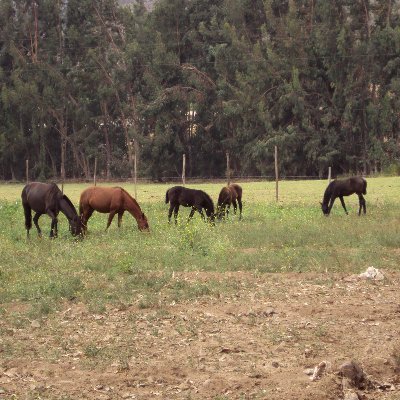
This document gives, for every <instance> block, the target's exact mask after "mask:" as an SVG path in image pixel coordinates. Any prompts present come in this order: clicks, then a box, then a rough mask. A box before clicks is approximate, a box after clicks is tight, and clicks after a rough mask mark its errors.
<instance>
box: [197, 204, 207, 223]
mask: <svg viewBox="0 0 400 400" xmlns="http://www.w3.org/2000/svg"><path fill="white" fill-rule="evenodd" d="M197 211H198V212H199V214H200V215H201V218H202V219H203V221H205V220H206V217H205V215H204V212H203V209H202V208H201V207H197Z"/></svg>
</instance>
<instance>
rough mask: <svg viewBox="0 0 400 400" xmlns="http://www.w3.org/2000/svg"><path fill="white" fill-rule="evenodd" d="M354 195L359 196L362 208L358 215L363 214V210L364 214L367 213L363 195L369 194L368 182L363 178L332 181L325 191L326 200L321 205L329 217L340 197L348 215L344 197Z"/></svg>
mask: <svg viewBox="0 0 400 400" xmlns="http://www.w3.org/2000/svg"><path fill="white" fill-rule="evenodd" d="M353 193H357V194H358V200H359V205H360V208H359V210H358V215H360V214H361V209H363V210H364V214H366V212H367V208H366V203H365V199H364V196H363V194H367V181H366V180H365V179H364V178H361V177H358V176H356V177H352V178H348V179H344V180H339V181H337V180H334V181H332V182H331V183H330V184H329V185H328V187H327V188H326V190H325V193H324V199H323V201H322V203H321V207H322V212H323V213H324V214H325V215H326V216H328V215H329V213H330V212H331V209H332V206H333V203H334V202H335V200H336V198H337V197H339V199H340V202H341V203H342V206H343V208H344V211H345V212H346V214H348V212H347V210H346V205H345V204H344V200H343V196H350V195H351V194H353Z"/></svg>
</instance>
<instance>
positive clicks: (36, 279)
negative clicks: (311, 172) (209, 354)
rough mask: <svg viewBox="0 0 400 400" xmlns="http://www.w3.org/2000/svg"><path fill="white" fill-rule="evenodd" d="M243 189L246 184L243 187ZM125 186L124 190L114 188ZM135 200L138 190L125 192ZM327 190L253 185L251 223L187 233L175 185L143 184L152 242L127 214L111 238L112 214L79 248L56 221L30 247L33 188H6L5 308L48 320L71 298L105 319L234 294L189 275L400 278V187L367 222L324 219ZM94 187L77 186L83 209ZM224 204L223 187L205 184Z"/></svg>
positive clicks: (376, 195) (1, 215) (380, 188)
mask: <svg viewBox="0 0 400 400" xmlns="http://www.w3.org/2000/svg"><path fill="white" fill-rule="evenodd" d="M239 183H240V182H239ZM113 185H115V184H113ZM121 185H122V186H124V187H125V189H127V190H128V191H129V192H130V193H131V194H133V193H134V190H133V185H132V184H121ZM326 185H327V182H326V181H296V182H295V181H287V182H280V202H279V204H277V203H276V202H275V183H273V182H257V183H243V184H242V187H243V201H244V215H243V220H242V221H238V218H237V217H235V216H232V217H231V218H230V219H229V220H228V221H226V222H222V223H217V224H216V226H215V227H212V226H210V225H208V224H204V223H203V222H202V221H201V218H200V216H199V215H198V214H196V216H195V218H194V219H193V220H192V221H191V222H190V223H189V224H186V218H187V216H188V213H189V209H187V208H181V210H180V216H181V220H180V222H181V223H180V224H179V225H178V226H175V225H174V224H171V225H169V224H168V223H167V210H168V206H167V205H166V204H165V202H164V199H165V191H166V189H167V188H168V187H170V186H172V185H163V184H157V185H155V184H143V185H139V187H138V202H139V204H140V206H141V207H142V210H143V211H144V212H145V213H146V215H147V217H148V220H149V225H150V229H151V233H150V234H145V233H140V232H139V231H138V229H137V225H136V221H135V220H134V219H133V218H132V217H131V216H130V215H129V214H128V213H126V214H125V215H124V218H123V224H122V227H121V228H120V229H118V228H117V218H115V219H114V221H113V224H112V226H111V227H110V229H109V231H108V232H107V233H106V232H104V229H105V226H106V220H107V216H106V214H99V213H95V214H94V215H93V217H92V218H91V219H90V221H89V234H88V236H87V237H86V238H85V239H84V240H76V239H74V238H73V237H72V236H71V235H70V233H69V231H68V223H67V220H66V218H65V217H64V216H63V215H62V214H60V216H59V237H58V238H57V239H55V240H50V239H49V238H48V236H47V235H48V232H49V229H50V218H49V217H47V216H42V217H41V219H40V225H41V227H42V230H43V234H44V236H43V238H42V239H39V238H38V237H37V235H36V230H35V228H33V229H32V231H31V239H30V240H27V239H26V232H25V227H24V217H23V209H22V206H21V200H20V193H21V190H22V187H23V185H11V184H3V185H0V253H1V257H0V303H10V302H15V301H18V302H22V303H27V304H29V305H30V306H31V309H30V312H31V313H42V314H43V313H47V312H51V310H53V309H54V308H56V307H57V305H58V304H60V302H62V301H64V300H65V299H77V300H78V301H82V302H84V303H86V304H87V305H88V306H89V307H91V308H92V309H93V310H96V311H97V312H101V310H102V309H104V308H105V307H106V306H107V304H114V303H115V304H128V303H129V304H131V303H133V302H136V303H137V304H138V305H139V306H140V307H153V306H157V305H159V304H162V303H163V302H170V301H180V300H182V299H190V298H194V297H198V296H203V295H218V293H220V292H221V291H229V290H231V289H234V288H233V287H232V285H233V284H232V283H230V282H229V279H225V280H222V281H221V279H218V280H217V279H216V280H213V278H212V274H210V279H209V280H207V281H206V282H204V281H202V282H200V281H199V282H193V281H191V282H188V281H185V280H177V279H175V278H174V273H175V272H179V271H213V272H219V273H223V272H226V271H247V272H249V271H250V272H252V273H254V274H260V273H265V272H281V273H285V272H310V271H314V272H317V273H323V274H326V273H328V274H329V273H330V272H343V273H346V274H347V273H348V274H350V273H358V272H360V271H364V270H365V269H366V268H367V267H369V266H374V267H376V268H382V269H393V270H398V269H399V264H400V250H399V244H400V229H399V228H400V224H399V222H400V216H399V208H400V200H399V197H400V196H399V195H400V178H373V179H372V178H371V179H368V189H367V192H368V194H367V196H366V201H367V215H366V216H362V217H358V215H357V212H358V198H357V196H351V197H348V198H345V201H346V205H347V206H348V210H349V213H350V215H349V216H346V215H345V214H344V211H343V209H342V207H341V205H340V202H339V200H338V201H337V202H336V203H335V206H334V208H333V210H332V214H331V216H330V217H329V218H326V217H324V216H323V215H322V212H321V210H320V206H319V201H321V200H322V195H323V192H324V189H325V187H326ZM87 186H88V185H87V184H67V185H65V188H64V192H65V193H66V194H67V195H68V196H69V197H70V198H71V200H72V201H73V202H74V203H75V204H76V206H77V205H78V200H79V194H80V192H81V191H82V190H83V189H84V188H85V187H87ZM188 186H189V187H196V188H201V189H202V190H205V191H207V192H208V193H209V194H210V195H211V196H212V197H213V199H214V202H215V201H216V199H217V195H218V192H219V190H220V188H221V187H222V184H196V185H188Z"/></svg>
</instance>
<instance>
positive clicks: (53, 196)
mask: <svg viewBox="0 0 400 400" xmlns="http://www.w3.org/2000/svg"><path fill="white" fill-rule="evenodd" d="M21 198H22V206H23V207H24V213H25V227H26V234H27V236H28V237H29V230H30V229H31V228H32V210H33V211H35V212H36V214H35V216H34V217H33V222H34V223H35V226H36V229H37V231H38V235H39V237H40V236H42V231H41V230H40V227H39V218H40V216H41V215H42V214H47V215H49V216H50V218H51V230H50V237H57V224H58V220H57V216H58V213H59V212H60V211H61V212H62V213H63V214H64V215H65V216H66V217H67V219H68V222H69V226H70V231H71V233H72V235H74V236H76V235H80V234H81V232H82V225H81V220H80V218H79V216H78V214H77V212H76V209H75V207H74V205H73V204H72V202H71V200H70V199H69V198H68V197H67V196H66V195H65V194H63V193H62V192H61V190H60V189H59V188H58V186H57V185H56V184H55V183H41V182H32V183H28V184H27V185H26V186H25V187H24V188H23V189H22V194H21Z"/></svg>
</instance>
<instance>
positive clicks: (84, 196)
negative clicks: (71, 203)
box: [79, 186, 149, 233]
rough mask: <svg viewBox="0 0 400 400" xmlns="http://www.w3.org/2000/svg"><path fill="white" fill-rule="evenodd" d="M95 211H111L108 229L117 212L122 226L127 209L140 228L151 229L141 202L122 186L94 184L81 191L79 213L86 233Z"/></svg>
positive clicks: (143, 229) (119, 224)
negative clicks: (141, 207)
mask: <svg viewBox="0 0 400 400" xmlns="http://www.w3.org/2000/svg"><path fill="white" fill-rule="evenodd" d="M93 211H98V212H100V213H110V214H109V216H108V222H107V227H106V230H107V229H108V227H109V226H110V225H111V222H112V220H113V218H114V216H115V214H118V227H120V226H121V220H122V215H123V214H124V212H125V211H128V212H130V213H131V214H132V215H133V217H134V218H135V219H136V221H137V224H138V228H139V230H141V231H149V224H148V223H147V218H146V216H145V215H144V213H143V212H142V210H141V209H140V207H139V204H138V203H137V201H136V200H135V199H134V198H133V197H132V196H131V195H130V194H129V193H128V192H127V191H126V190H125V189H122V188H121V187H99V186H92V187H90V188H87V189H85V190H84V191H83V192H82V193H81V198H80V200H79V213H80V215H81V220H82V224H83V229H84V233H86V230H87V222H88V220H89V218H90V217H91V216H92V214H93Z"/></svg>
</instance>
